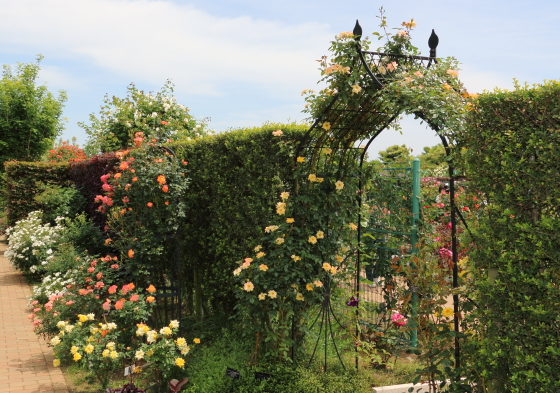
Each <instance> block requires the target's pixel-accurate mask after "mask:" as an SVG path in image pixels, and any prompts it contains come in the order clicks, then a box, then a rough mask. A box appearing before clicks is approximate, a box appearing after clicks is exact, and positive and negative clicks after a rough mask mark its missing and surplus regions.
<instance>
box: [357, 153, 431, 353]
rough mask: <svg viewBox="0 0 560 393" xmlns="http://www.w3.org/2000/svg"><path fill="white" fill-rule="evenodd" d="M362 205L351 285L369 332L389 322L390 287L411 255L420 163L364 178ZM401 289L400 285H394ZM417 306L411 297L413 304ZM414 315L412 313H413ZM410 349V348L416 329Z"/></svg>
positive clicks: (396, 166) (384, 169)
mask: <svg viewBox="0 0 560 393" xmlns="http://www.w3.org/2000/svg"><path fill="white" fill-rule="evenodd" d="M367 180H368V181H367V184H366V190H367V191H366V193H365V205H364V207H365V208H367V209H368V212H369V217H367V227H366V228H365V229H364V236H363V242H364V245H365V249H364V255H363V261H364V262H365V263H364V266H363V269H361V271H357V275H356V282H357V284H356V285H359V287H360V293H361V294H362V295H361V296H362V301H364V302H367V305H366V306H364V308H365V309H366V310H369V311H371V312H370V313H365V315H363V316H362V318H361V320H362V321H363V322H364V324H366V326H369V327H370V329H371V328H373V329H374V330H383V329H384V328H385V327H386V325H387V324H388V323H390V317H391V315H390V311H389V310H390V309H392V308H394V307H395V306H396V302H397V300H398V299H397V298H396V297H395V296H394V295H393V293H392V291H391V288H393V287H396V286H397V285H399V282H398V279H397V276H400V275H402V274H400V273H399V271H400V269H399V267H400V265H401V264H402V263H406V260H407V257H409V256H410V255H411V254H414V253H415V252H416V243H417V240H418V218H419V211H420V206H419V205H420V160H419V159H415V160H414V161H412V162H402V163H390V164H384V165H383V166H382V167H380V168H378V169H377V172H376V173H375V174H372V175H371V177H370V178H369V179H367ZM400 285H403V283H400ZM416 301H417V296H416V294H414V295H413V304H412V306H413V307H414V306H415V304H414V303H415V302H416ZM413 312H414V310H413ZM410 333H411V336H410V345H411V346H412V347H415V346H416V330H414V329H413V330H411V332H410Z"/></svg>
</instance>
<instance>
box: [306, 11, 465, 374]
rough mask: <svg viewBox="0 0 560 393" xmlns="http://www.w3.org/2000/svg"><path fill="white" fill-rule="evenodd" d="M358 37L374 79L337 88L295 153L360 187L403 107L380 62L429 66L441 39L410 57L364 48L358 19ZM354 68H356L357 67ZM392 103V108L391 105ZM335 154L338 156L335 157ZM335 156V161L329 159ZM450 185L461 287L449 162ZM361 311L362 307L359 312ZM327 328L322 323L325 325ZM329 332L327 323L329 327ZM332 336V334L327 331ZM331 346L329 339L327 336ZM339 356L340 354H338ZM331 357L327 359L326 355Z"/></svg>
mask: <svg viewBox="0 0 560 393" xmlns="http://www.w3.org/2000/svg"><path fill="white" fill-rule="evenodd" d="M353 34H354V35H355V36H356V38H355V40H356V45H358V56H357V58H356V59H355V61H354V70H356V69H358V68H360V67H362V68H363V69H364V70H365V73H366V75H367V77H368V78H369V80H364V83H365V84H366V86H365V87H364V88H363V90H362V92H361V94H359V95H357V96H356V97H355V98H354V99H353V100H352V101H351V102H348V103H345V102H343V101H342V100H341V99H340V93H335V94H333V96H332V99H331V101H330V102H329V103H328V105H327V106H326V107H325V109H324V110H323V111H322V112H321V113H320V114H319V115H318V116H316V119H315V122H314V123H313V125H312V126H311V128H310V129H309V130H308V132H307V133H306V134H305V136H304V137H303V138H302V140H301V141H300V143H299V145H298V148H297V154H296V157H297V156H299V155H305V153H304V152H306V153H307V156H310V157H311V159H310V160H308V166H309V168H308V169H309V170H308V173H313V172H314V169H315V168H316V167H318V166H320V165H321V166H322V167H324V168H325V171H326V172H327V173H325V174H323V175H322V176H325V177H329V176H335V175H336V176H337V177H338V178H342V177H345V176H346V177H355V176H358V177H359V189H360V190H362V189H363V184H362V177H361V173H362V170H361V169H362V167H363V163H364V160H365V155H366V152H367V150H368V148H369V147H370V146H371V144H372V143H373V141H374V140H375V139H376V138H377V136H379V134H380V133H381V132H382V131H383V130H384V129H385V128H387V127H388V126H389V125H390V124H391V122H393V120H395V119H396V118H397V117H398V116H399V115H400V113H401V111H400V110H398V109H394V107H392V106H391V105H389V104H388V103H386V102H385V101H384V100H383V94H384V93H383V87H384V85H386V84H387V83H389V82H391V81H393V80H395V79H396V77H397V76H396V74H395V73H393V72H391V70H385V71H386V72H384V73H380V72H374V70H378V67H379V66H380V65H381V64H382V63H383V62H385V63H386V62H387V60H390V61H394V62H396V63H397V64H398V66H399V69H405V70H406V69H407V68H409V67H411V66H415V67H425V68H429V67H430V66H431V65H432V64H437V63H438V61H437V57H436V50H437V46H438V43H439V38H438V36H437V35H436V33H435V31H434V30H432V33H431V35H430V37H429V40H428V46H429V48H430V55H429V56H427V57H426V56H409V55H402V54H392V53H382V52H370V51H364V50H362V48H361V45H360V39H361V36H362V28H361V26H360V24H359V22H358V21H356V25H355V27H354V30H353ZM354 70H353V71H352V72H354ZM391 108H393V109H391ZM415 115H416V116H417V117H419V118H420V119H422V120H424V121H425V122H426V123H427V124H428V125H429V126H430V127H431V128H432V129H433V130H434V131H435V132H436V133H437V134H438V135H439V136H440V139H441V141H442V144H443V146H444V148H445V150H446V153H447V155H449V154H450V149H449V143H448V141H447V139H446V137H445V136H443V135H442V134H441V132H440V128H439V127H438V126H437V125H436V124H434V123H433V122H431V121H430V119H429V118H428V117H427V116H426V115H425V114H424V113H422V112H420V111H418V112H415ZM325 123H329V124H330V127H329V128H328V129H325V128H323V127H322V125H323V124H325ZM360 142H365V145H363V146H360V147H359V148H358V147H357V146H356V145H357V144H358V145H359V143H360ZM323 148H329V149H331V151H332V152H333V154H331V155H329V157H330V158H325V156H324V155H323V156H322V155H321V154H319V153H320V151H321V149H323ZM333 157H336V160H335V159H334V158H333ZM328 160H330V161H328ZM349 162H358V166H359V168H360V170H359V171H358V173H357V174H356V173H350V172H349V171H348V170H347V163H349ZM449 178H450V181H449V186H450V205H451V206H450V209H451V224H452V229H451V234H452V252H453V286H454V287H457V286H458V267H457V265H458V260H457V228H456V226H457V214H460V213H459V212H458V211H457V208H456V205H455V178H454V170H453V167H452V165H449ZM358 203H359V205H360V206H361V203H362V200H361V193H360V194H359V197H358ZM358 221H359V222H361V216H360V215H358ZM357 236H358V239H362V230H361V226H358V234H357ZM361 259H362V255H361V253H360V251H359V250H358V252H357V258H356V271H357V277H356V284H355V291H356V296H357V297H359V296H360V279H359V274H360V271H361ZM324 296H325V299H324V301H323V305H322V309H321V312H322V313H323V314H322V315H325V316H326V318H323V319H322V320H321V323H326V324H327V325H328V326H330V324H331V321H330V319H328V317H329V315H330V311H332V306H331V304H330V301H331V298H330V291H326V292H325V295H324ZM453 307H454V311H455V320H454V328H455V330H456V331H458V330H459V320H458V318H457V315H458V313H459V298H458V295H454V296H453ZM356 312H358V311H356ZM321 329H322V326H321ZM325 331H326V328H325ZM325 340H327V335H325ZM325 345H326V341H325ZM339 359H340V357H339ZM325 362H326V360H325ZM357 366H358V357H356V367H357ZM455 366H456V367H460V348H459V341H458V338H455ZM325 368H326V364H325Z"/></svg>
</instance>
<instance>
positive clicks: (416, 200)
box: [410, 158, 420, 348]
mask: <svg viewBox="0 0 560 393" xmlns="http://www.w3.org/2000/svg"><path fill="white" fill-rule="evenodd" d="M419 215H420V160H419V159H418V158H415V159H414V160H413V161H412V220H411V236H410V245H411V247H412V250H411V254H412V255H414V254H416V253H417V250H416V243H417V242H418V220H419ZM411 291H412V304H411V309H410V315H411V317H412V318H411V320H412V321H411V322H412V323H411V327H412V330H411V331H410V346H411V347H412V348H416V346H417V345H418V329H417V323H416V318H417V316H418V312H417V311H418V291H417V290H415V288H414V287H413V288H411Z"/></svg>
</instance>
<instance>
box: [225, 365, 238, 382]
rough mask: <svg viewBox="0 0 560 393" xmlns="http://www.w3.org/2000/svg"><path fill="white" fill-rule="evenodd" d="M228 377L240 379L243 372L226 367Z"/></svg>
mask: <svg viewBox="0 0 560 393" xmlns="http://www.w3.org/2000/svg"><path fill="white" fill-rule="evenodd" d="M226 377H230V378H231V379H240V378H241V373H240V372H239V371H237V370H234V369H233V368H229V367H228V368H227V369H226Z"/></svg>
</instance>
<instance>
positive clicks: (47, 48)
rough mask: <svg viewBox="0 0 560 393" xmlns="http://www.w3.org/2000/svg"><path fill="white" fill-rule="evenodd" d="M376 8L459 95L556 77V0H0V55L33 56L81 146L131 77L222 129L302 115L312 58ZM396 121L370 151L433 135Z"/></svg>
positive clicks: (559, 47)
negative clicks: (452, 79) (433, 54)
mask: <svg viewBox="0 0 560 393" xmlns="http://www.w3.org/2000/svg"><path fill="white" fill-rule="evenodd" d="M382 5H384V7H385V9H386V13H387V18H388V24H389V26H391V27H393V26H395V27H396V26H398V25H400V23H401V22H403V21H405V20H410V18H414V19H415V20H416V22H417V23H418V27H417V29H416V30H415V31H414V32H413V42H414V43H415V45H416V46H418V47H419V48H420V49H421V50H422V51H423V53H425V54H426V53H427V52H428V47H427V39H428V37H429V35H430V31H431V29H435V31H436V33H437V34H438V35H439V37H440V44H439V47H438V56H442V57H446V56H454V57H456V58H457V59H458V60H459V61H460V62H461V63H462V65H463V66H462V72H461V75H460V77H461V79H462V80H463V82H464V83H465V85H466V87H467V89H468V90H469V91H471V92H481V91H482V90H484V89H493V88H494V87H495V86H498V87H501V88H509V87H511V85H512V82H511V81H512V79H513V78H517V79H518V80H520V81H527V82H529V83H538V82H541V81H542V80H543V79H558V78H559V75H560V40H559V39H558V37H560V2H559V1H557V0H556V1H552V0H545V1H533V2H528V1H516V0H509V1H503V0H494V1H492V0H486V1H479V0H471V1H468V2H465V1H456V0H447V1H440V0H438V1H436V0H431V1H430V0H427V1H409V0H401V1H399V2H390V3H389V2H386V3H385V4H384V3H382V2H375V1H362V0H356V1H344V2H342V1H332V0H324V1H318V0H300V1H295V0H287V1H276V2H272V1H263V0H260V1H256V0H238V1H220V0H215V1H208V0H205V1H202V0H194V1H188V0H174V1H159V0H17V1H10V0H1V1H0V15H2V19H3V20H2V23H1V24H0V58H1V59H2V63H3V64H15V63H16V62H24V63H25V62H31V61H34V58H35V57H36V55H37V54H39V53H41V54H43V55H44V56H45V58H44V60H43V61H42V63H41V64H42V66H41V69H42V72H41V81H42V82H46V83H47V85H48V86H49V88H50V89H51V90H52V91H56V90H59V89H63V90H66V91H67V93H68V102H67V104H66V108H65V116H66V117H67V118H68V122H67V125H66V131H65V133H64V135H63V136H62V137H63V138H64V139H69V138H71V137H72V136H75V137H77V139H78V142H79V143H82V144H83V143H84V142H85V140H86V135H85V132H84V131H83V130H82V129H81V128H80V127H79V126H78V125H77V123H78V122H84V121H85V122H87V121H88V117H89V114H90V113H97V112H98V111H99V107H100V106H101V104H102V101H103V97H104V95H105V94H106V93H107V94H109V95H110V96H112V95H116V96H119V97H123V96H125V94H126V87H127V86H128V85H129V84H130V83H131V82H134V83H135V84H136V86H137V87H139V88H141V89H143V90H147V91H150V90H152V91H158V90H159V89H160V88H161V87H162V86H163V84H164V83H165V81H166V80H167V79H171V80H172V81H173V82H174V83H175V95H176V97H177V100H178V102H179V103H181V104H183V105H186V106H187V107H189V108H190V110H191V114H193V115H194V116H196V117H210V118H211V119H212V121H211V123H210V126H211V127H212V128H213V129H215V130H216V131H224V130H226V129H228V128H230V127H244V126H249V127H250V126H258V125H260V124H262V123H263V122H264V121H267V120H268V121H280V122H283V121H287V120H288V119H292V120H301V119H303V118H305V115H304V114H302V113H301V109H302V108H303V104H304V101H303V97H301V95H300V93H301V91H302V90H303V89H305V88H314V87H315V85H316V82H317V80H318V79H319V77H320V75H319V71H318V70H317V64H318V63H316V62H315V60H316V59H318V58H320V57H321V56H322V55H324V54H327V49H328V46H329V42H330V40H331V39H332V38H333V36H334V35H335V34H338V33H339V32H341V31H351V30H352V28H353V26H354V23H355V20H356V19H359V20H360V23H361V25H362V27H363V28H364V34H370V33H371V32H373V31H376V30H377V25H378V19H377V18H376V16H377V15H378V9H379V7H380V6H382ZM403 125H404V128H405V130H404V133H403V135H399V134H398V133H395V132H394V131H385V132H384V133H383V134H382V136H381V137H380V139H379V140H377V141H376V142H375V143H374V145H373V146H372V149H371V150H372V153H376V152H377V151H379V150H382V149H384V148H386V147H387V146H389V145H392V144H402V143H405V144H407V145H408V146H410V147H412V148H413V149H414V154H416V153H420V152H421V150H422V147H423V146H431V145H434V144H436V143H438V139H437V138H436V137H435V135H433V132H432V131H430V130H427V129H425V127H424V126H422V125H420V124H419V123H418V122H415V121H413V120H411V119H405V120H404V122H403ZM372 155H375V154H372Z"/></svg>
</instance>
